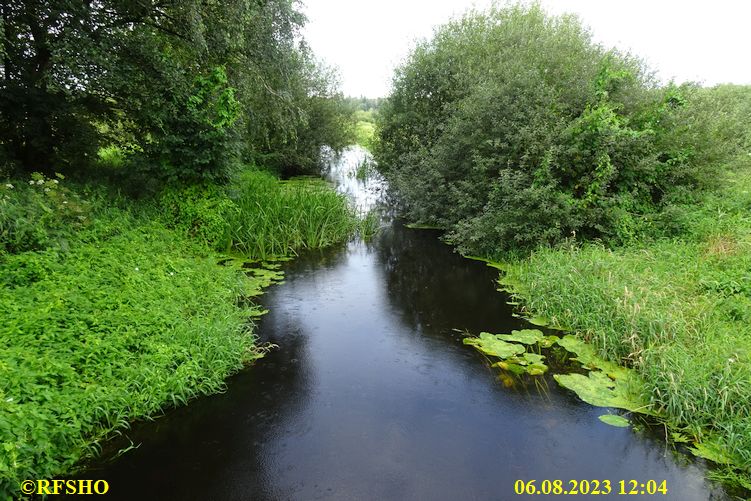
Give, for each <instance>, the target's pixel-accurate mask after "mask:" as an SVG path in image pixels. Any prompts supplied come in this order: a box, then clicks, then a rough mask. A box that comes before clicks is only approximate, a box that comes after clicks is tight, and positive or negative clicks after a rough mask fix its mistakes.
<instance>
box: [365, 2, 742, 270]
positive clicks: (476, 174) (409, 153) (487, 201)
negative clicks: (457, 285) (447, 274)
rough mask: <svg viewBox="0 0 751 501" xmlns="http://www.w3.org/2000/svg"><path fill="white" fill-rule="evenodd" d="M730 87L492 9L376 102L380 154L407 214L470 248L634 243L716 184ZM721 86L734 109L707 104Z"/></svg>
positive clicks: (521, 10)
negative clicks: (668, 210)
mask: <svg viewBox="0 0 751 501" xmlns="http://www.w3.org/2000/svg"><path fill="white" fill-rule="evenodd" d="M736 91H737V92H736ZM723 92H724V93H725V94H733V97H732V98H728V99H724V97H723V98H720V97H719V96H718V97H717V98H713V97H710V94H711V92H710V91H706V90H704V89H700V88H697V87H696V86H694V85H690V84H685V85H681V86H676V85H674V84H669V85H667V86H663V87H660V86H658V85H657V84H656V83H655V81H654V80H653V78H652V76H651V74H650V73H649V71H648V69H647V68H646V67H645V66H644V64H643V63H642V62H641V61H640V60H638V59H636V58H634V57H632V56H630V55H627V54H622V53H619V52H617V51H615V50H605V49H604V48H603V47H601V46H599V45H597V44H595V43H594V42H592V39H591V35H590V33H589V32H588V31H587V30H586V29H585V28H584V27H582V25H581V24H580V22H579V21H578V20H577V19H576V18H575V17H572V16H560V17H554V16H550V15H547V14H546V13H545V12H544V11H543V10H542V9H541V7H540V6H539V5H535V4H533V5H531V6H525V5H513V6H510V7H505V8H497V7H496V8H492V9H491V10H489V11H488V12H486V13H480V12H470V13H468V14H466V15H465V16H464V17H462V18H460V19H458V20H455V21H452V22H450V23H448V24H446V25H444V26H442V27H440V28H439V29H438V30H437V31H436V32H435V35H434V36H433V38H432V39H431V40H428V41H425V42H422V43H421V44H419V45H418V46H417V47H416V48H415V49H414V51H413V52H412V54H411V56H410V58H409V59H408V61H407V62H406V63H405V64H404V65H403V66H401V67H400V68H399V69H398V70H397V72H396V75H395V77H394V82H393V92H392V94H391V96H389V98H388V100H387V101H386V103H385V104H384V105H383V106H382V107H381V109H380V112H379V116H380V118H379V122H380V125H379V127H378V129H379V140H378V144H377V145H376V148H375V149H376V151H375V154H376V159H377V160H378V165H379V169H380V170H381V171H382V172H383V173H384V175H385V176H386V178H387V179H388V180H389V182H390V185H391V187H392V188H393V189H394V190H396V192H397V193H399V194H400V195H401V197H402V198H403V200H404V205H405V207H404V209H405V210H406V212H407V215H408V216H409V217H410V218H412V219H413V220H416V221H418V222H420V223H426V224H433V225H438V226H441V227H444V228H447V229H448V230H449V233H448V239H449V240H450V241H451V242H453V243H455V244H456V245H458V247H459V249H460V250H461V251H462V252H463V253H468V254H484V255H498V254H501V253H504V252H507V251H509V250H513V249H519V248H534V247H535V246H536V245H539V244H553V243H557V242H561V241H562V240H564V239H566V238H569V237H576V238H590V239H591V238H601V239H606V240H609V241H611V242H627V241H630V240H632V239H633V238H634V237H635V235H637V234H638V233H639V232H641V231H643V229H644V226H645V223H644V222H645V220H649V219H650V218H651V217H653V216H654V215H655V214H658V213H659V212H660V211H661V210H662V209H663V208H664V207H666V206H669V205H670V204H673V203H675V202H676V201H681V202H689V201H691V200H695V199H696V197H697V196H698V195H697V193H698V192H700V191H701V190H703V189H706V188H710V187H714V186H715V182H714V181H715V179H716V178H717V176H716V174H717V172H718V168H719V165H720V163H721V162H722V161H725V160H727V158H728V155H730V154H732V153H733V151H732V150H733V147H731V146H730V145H729V144H728V141H730V140H731V139H732V140H734V139H733V138H731V137H730V136H731V135H732V133H729V134H725V135H724V136H723V134H722V133H721V131H723V130H731V131H733V132H735V131H739V130H740V129H741V124H742V122H741V121H740V120H738V119H737V117H739V114H735V117H736V120H735V123H734V128H731V129H728V128H727V127H725V126H724V125H723V124H725V123H727V122H728V121H729V119H730V118H731V117H730V115H731V114H732V113H730V112H729V111H728V110H730V109H731V108H732V106H731V105H730V104H729V103H730V100H731V99H736V98H737V97H738V96H739V95H740V94H741V93H742V92H741V91H740V90H737V89H732V90H731V89H725V90H724V91H723ZM723 99H724V102H725V103H728V104H726V105H725V106H724V107H722V108H721V109H722V110H724V111H722V112H720V111H716V110H715V111H713V112H712V113H706V112H707V111H708V110H710V109H711V108H712V107H713V101H717V100H720V101H722V100H723ZM746 109H747V106H746ZM723 113H724V115H723ZM723 120H724V121H723ZM730 121H732V120H730Z"/></svg>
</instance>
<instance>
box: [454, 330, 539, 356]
mask: <svg viewBox="0 0 751 501" xmlns="http://www.w3.org/2000/svg"><path fill="white" fill-rule="evenodd" d="M463 342H464V344H468V345H470V346H474V347H475V348H477V349H478V350H480V351H481V352H483V353H485V354H486V355H491V356H494V357H499V358H504V359H505V358H510V357H513V356H514V355H518V354H520V353H524V351H525V349H524V346H522V345H520V344H515V343H507V342H506V341H504V340H503V339H500V338H499V337H498V336H496V335H494V334H490V333H488V332H481V333H480V337H469V338H464V341H463Z"/></svg>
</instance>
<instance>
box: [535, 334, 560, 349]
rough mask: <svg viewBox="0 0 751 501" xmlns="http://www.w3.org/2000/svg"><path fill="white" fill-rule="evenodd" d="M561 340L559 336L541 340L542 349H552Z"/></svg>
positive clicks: (546, 337)
mask: <svg viewBox="0 0 751 501" xmlns="http://www.w3.org/2000/svg"><path fill="white" fill-rule="evenodd" d="M559 339H561V338H559V337H558V336H555V335H552V336H545V337H544V338H542V339H541V340H540V347H541V348H550V347H551V346H553V345H554V344H556V343H557V342H558V340H559Z"/></svg>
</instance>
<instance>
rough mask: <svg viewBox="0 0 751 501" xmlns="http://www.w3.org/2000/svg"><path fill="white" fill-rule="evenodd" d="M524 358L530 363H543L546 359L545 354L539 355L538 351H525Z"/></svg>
mask: <svg viewBox="0 0 751 501" xmlns="http://www.w3.org/2000/svg"><path fill="white" fill-rule="evenodd" d="M522 358H523V359H524V361H525V362H527V363H528V364H530V365H532V364H538V365H542V361H543V360H545V355H538V354H537V353H525V354H524V355H522Z"/></svg>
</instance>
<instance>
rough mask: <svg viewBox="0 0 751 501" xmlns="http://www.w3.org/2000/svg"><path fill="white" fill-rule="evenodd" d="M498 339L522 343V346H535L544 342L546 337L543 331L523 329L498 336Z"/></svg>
mask: <svg viewBox="0 0 751 501" xmlns="http://www.w3.org/2000/svg"><path fill="white" fill-rule="evenodd" d="M497 337H498V339H503V340H504V341H510V342H516V343H522V344H535V343H539V342H540V341H542V339H543V338H544V337H545V335H544V334H543V333H542V331H538V330H537V329H522V330H520V331H511V334H497Z"/></svg>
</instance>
